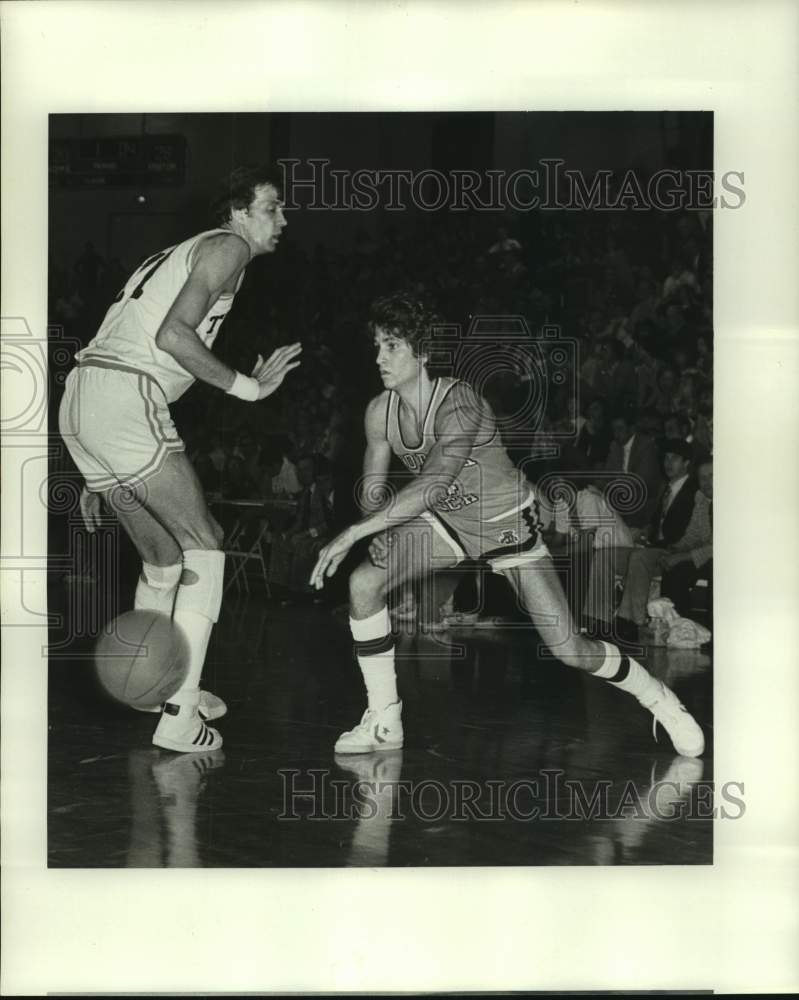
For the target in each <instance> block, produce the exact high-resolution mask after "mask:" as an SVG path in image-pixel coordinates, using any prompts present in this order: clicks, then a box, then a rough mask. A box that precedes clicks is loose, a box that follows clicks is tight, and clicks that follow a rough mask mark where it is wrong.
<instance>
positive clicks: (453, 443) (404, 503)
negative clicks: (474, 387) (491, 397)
mask: <svg viewBox="0 0 799 1000" xmlns="http://www.w3.org/2000/svg"><path fill="white" fill-rule="evenodd" d="M476 399H477V398H476V397H475V395H474V393H472V392H471V390H468V389H467V388H466V387H465V386H461V385H455V386H453V389H452V391H451V392H450V393H449V395H448V396H447V398H446V399H445V400H444V402H443V403H442V405H441V407H440V408H439V411H438V413H437V414H436V424H435V430H436V441H435V444H434V445H433V447H432V448H431V449H430V452H429V454H428V456H427V458H426V459H425V463H424V470H423V472H422V473H421V475H419V476H417V477H416V478H415V479H414V480H413V481H412V482H410V483H408V484H407V485H406V486H404V487H403V488H402V489H401V490H400V491H399V492H398V493H397V495H396V497H394V499H393V500H392V501H391V502H390V503H389V504H387V505H386V506H385V507H384V508H382V509H381V510H379V511H376V512H375V513H373V514H370V515H369V516H367V517H365V518H364V519H363V520H362V521H358V522H357V523H356V524H353V525H351V526H350V527H349V528H346V529H345V530H344V531H342V532H341V534H339V535H338V536H337V537H336V538H334V539H333V540H332V541H331V542H330V543H329V544H328V545H326V546H325V547H324V548H323V549H322V551H321V552H320V553H319V558H318V560H317V562H316V566H315V567H314V570H313V573H312V574H311V584H312V585H313V586H314V587H316V588H317V589H318V588H320V587H322V586H324V582H325V578H326V577H328V576H332V575H333V574H334V573H335V572H336V570H337V569H338V567H339V565H340V564H341V562H342V560H343V559H344V558H345V557H346V555H347V553H348V552H349V550H350V549H351V548H352V546H353V545H354V544H355V543H356V542H357V541H359V540H360V539H361V538H368V537H369V535H374V534H376V533H377V532H380V531H385V530H387V529H389V528H392V527H397V526H398V525H400V524H403V523H404V522H405V521H410V520H412V519H413V518H414V517H418V516H419V515H420V514H421V513H422V512H423V511H425V510H429V509H430V508H431V507H434V506H435V504H436V502H437V501H439V500H440V499H442V497H444V496H445V495H446V493H447V490H448V488H449V487H450V486H451V485H452V483H453V482H454V481H455V479H456V478H457V476H458V474H459V472H460V471H461V469H462V468H463V466H464V465H465V463H466V460H467V459H468V458H469V455H470V454H471V451H472V448H473V447H474V445H475V443H476V442H477V440H478V438H479V437H480V436H481V435H482V434H484V433H485V410H484V409H483V408H482V407H481V406H479V405H475V403H476Z"/></svg>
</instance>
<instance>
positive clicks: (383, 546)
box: [369, 531, 395, 569]
mask: <svg viewBox="0 0 799 1000" xmlns="http://www.w3.org/2000/svg"><path fill="white" fill-rule="evenodd" d="M394 538H395V536H394V535H392V534H390V533H389V532H387V531H384V532H382V533H381V534H379V535H375V536H374V538H373V539H372V541H371V542H370V543H369V559H370V561H371V563H372V565H373V566H377V568H378V569H385V568H386V566H387V564H388V550H389V549H390V548H391V546H392V545H393V544H394Z"/></svg>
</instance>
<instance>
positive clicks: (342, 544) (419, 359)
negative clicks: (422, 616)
mask: <svg viewBox="0 0 799 1000" xmlns="http://www.w3.org/2000/svg"><path fill="white" fill-rule="evenodd" d="M435 322H436V319H435V317H434V316H433V315H432V314H431V313H429V312H428V311H427V310H426V309H425V308H424V306H422V305H421V304H420V303H419V302H417V301H415V300H414V299H413V298H411V297H407V296H403V295H394V296H389V297H387V298H384V299H380V300H378V301H377V302H376V303H375V304H374V305H373V308H372V315H371V321H370V329H371V331H372V333H373V335H374V342H375V347H376V349H377V365H378V368H379V370H380V375H381V378H382V380H383V385H384V386H385V390H384V391H383V392H382V393H381V394H380V395H379V396H377V397H376V398H375V399H373V400H372V401H371V403H370V404H369V406H368V407H367V410H366V420H365V423H366V439H367V448H366V455H365V459H364V478H363V481H362V486H363V489H362V491H361V503H362V506H363V508H364V510H365V516H364V517H363V519H362V520H361V521H359V522H357V523H356V524H354V525H352V526H350V527H349V528H347V529H346V530H345V531H343V532H341V534H339V535H338V536H337V537H336V538H334V539H333V540H332V541H331V542H330V543H329V544H328V545H326V546H325V548H324V549H322V551H321V553H320V554H319V559H318V561H317V563H316V566H315V567H314V570H313V573H312V575H311V582H312V584H313V585H314V586H316V587H317V588H319V587H322V586H323V585H324V581H325V578H326V577H328V576H331V575H332V574H333V573H335V571H336V569H337V568H338V566H339V565H340V563H341V561H342V560H343V559H344V558H345V556H346V555H347V553H348V552H349V551H350V549H351V548H352V546H353V545H354V544H355V543H356V542H357V541H358V540H359V539H361V538H367V537H370V536H374V537H373V541H372V543H371V545H370V549H369V558H368V559H366V560H365V561H364V562H363V563H362V564H361V565H360V566H358V567H357V568H356V569H355V570H354V572H353V573H352V575H351V577H350V586H349V590H350V627H351V629H352V635H353V640H354V644H355V653H356V656H357V659H358V664H359V666H360V668H361V672H362V674H363V679H364V683H365V686H366V692H367V697H368V706H367V709H366V711H365V712H364V715H363V717H362V719H361V721H360V723H359V724H358V725H357V726H355V728H354V729H352V730H350V731H349V732H346V733H343V734H342V735H341V736H340V737H339V739H338V742H337V743H336V745H335V752H336V753H341V754H344V753H371V752H372V751H375V750H389V749H396V748H398V747H401V746H402V744H403V730H402V718H401V711H402V703H401V701H400V699H399V696H398V693H397V686H396V674H395V670H394V641H393V637H392V634H391V627H390V622H389V615H388V608H387V603H386V599H387V595H388V594H389V593H390V592H391V591H392V590H393V589H394V588H395V587H398V586H400V585H402V584H405V583H407V582H408V581H410V580H413V579H415V578H419V577H421V576H425V575H428V574H429V573H431V572H432V571H433V570H439V569H446V568H450V567H452V566H455V565H457V564H458V563H459V562H460V561H461V560H462V559H464V558H466V557H467V556H468V557H470V558H482V559H484V560H486V561H487V562H488V564H489V566H490V567H491V569H492V570H493V571H494V572H496V573H501V574H502V575H503V576H505V577H506V578H507V579H508V581H509V582H510V584H511V586H512V587H513V588H514V590H515V591H516V593H517V595H518V598H519V601H520V602H521V605H522V606H523V607H524V608H525V610H526V611H527V612H528V614H529V616H530V618H531V620H532V622H533V623H534V624H535V626H536V629H537V630H538V632H539V634H540V635H541V638H542V640H543V641H544V642H545V643H546V645H547V646H548V648H549V649H550V651H551V652H552V653H553V654H554V655H555V656H557V657H558V658H559V659H560V660H561V661H562V662H563V663H565V664H567V665H568V666H570V667H574V668H576V669H578V670H583V671H585V672H586V673H590V674H593V675H594V676H595V677H598V678H602V679H604V680H606V681H609V682H610V683H611V684H613V685H614V686H615V687H618V688H620V689H621V690H622V691H626V692H628V693H629V694H631V695H633V696H634V697H635V698H637V699H638V701H639V702H640V703H641V704H642V705H643V706H645V707H646V708H648V709H649V711H650V712H651V713H652V715H653V716H654V719H655V724H656V723H657V722H660V723H661V725H662V726H663V727H664V728H665V729H666V731H667V732H668V734H669V736H670V737H671V740H672V743H673V744H674V747H675V749H676V750H677V752H678V753H680V754H684V755H686V756H689V757H698V756H700V755H701V754H702V753H703V751H704V746H705V743H704V737H703V734H702V730H701V729H700V727H699V726H698V724H697V723H696V721H695V720H694V719H693V717H692V716H691V715H690V714H689V713H688V712H687V711H686V709H685V708H684V707H683V705H682V704H681V703H680V702H679V700H678V699H677V697H676V695H675V694H674V693H673V692H672V691H671V690H670V689H669V688H668V687H666V685H665V684H663V682H662V681H660V680H657V679H656V678H654V677H652V676H651V675H650V674H649V673H648V672H647V671H646V670H645V669H644V667H642V666H641V664H640V663H638V662H637V661H635V660H633V659H631V658H629V657H627V656H624V655H622V653H621V652H620V651H619V650H618V649H617V648H616V647H615V646H613V645H611V644H610V643H607V642H602V641H599V640H593V639H589V638H587V637H586V636H584V635H581V634H580V633H579V632H578V630H577V629H576V628H575V626H574V622H573V620H572V616H571V613H570V611H569V607H568V604H567V602H566V597H565V595H564V593H563V589H562V587H561V585H560V582H559V580H558V577H557V575H556V573H555V570H554V567H553V565H552V561H551V558H550V556H549V552H548V551H547V547H546V545H545V544H544V542H543V540H542V538H541V523H540V519H539V508H538V499H537V497H536V493H535V490H534V489H533V487H531V486H530V484H529V483H528V482H527V480H526V479H525V478H524V476H523V475H522V474H521V473H520V472H519V470H518V469H516V468H515V466H514V465H513V464H512V463H511V461H510V459H509V458H508V456H507V454H506V452H505V449H504V447H503V446H502V443H501V441H500V439H499V435H498V433H497V427H496V421H495V418H494V415H493V413H492V411H491V409H490V407H489V406H488V404H487V403H486V402H485V400H483V399H482V398H481V397H480V396H478V395H477V393H475V392H474V390H472V389H471V388H470V387H469V386H468V385H466V384H465V383H463V382H460V381H458V380H456V379H451V378H446V379H432V378H431V377H430V376H429V375H428V373H427V369H426V365H427V361H428V355H427V354H426V353H425V342H429V340H430V335H431V330H432V327H433V325H434V324H435ZM392 453H393V454H395V455H397V456H398V457H399V458H400V459H401V461H402V462H403V464H404V465H405V467H406V468H407V469H408V470H409V472H411V473H412V474H413V476H412V478H411V481H410V482H409V483H408V484H407V485H405V486H404V487H403V488H402V489H400V490H399V491H398V492H397V493H396V495H394V496H390V495H389V491H388V489H387V478H388V471H389V465H390V462H391V456H392Z"/></svg>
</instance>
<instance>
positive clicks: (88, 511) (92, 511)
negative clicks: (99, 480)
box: [80, 486, 100, 535]
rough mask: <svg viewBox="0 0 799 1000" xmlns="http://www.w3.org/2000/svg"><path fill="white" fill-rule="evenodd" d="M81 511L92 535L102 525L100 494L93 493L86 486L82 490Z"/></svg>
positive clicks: (87, 528)
mask: <svg viewBox="0 0 799 1000" xmlns="http://www.w3.org/2000/svg"><path fill="white" fill-rule="evenodd" d="M80 512H81V514H82V515H83V523H84V524H85V525H86V530H87V531H88V532H89V534H90V535H93V534H94V532H95V531H96V530H97V528H99V527H100V494H99V493H92V492H91V490H89V489H87V488H86V487H85V486H84V487H83V489H82V490H81V491H80Z"/></svg>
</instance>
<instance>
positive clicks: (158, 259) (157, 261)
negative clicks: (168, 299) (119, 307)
mask: <svg viewBox="0 0 799 1000" xmlns="http://www.w3.org/2000/svg"><path fill="white" fill-rule="evenodd" d="M173 249H174V247H173ZM171 253H172V250H161V251H160V252H159V253H154V254H153V255H152V257H148V258H147V260H146V261H145V262H144V263H143V264H142V265H141V267H139V269H138V270H137V271H136V272H135V274H139V272H141V271H146V270H147V268H148V267H149V268H150V270H149V271H147V273H146V274H145V275H144V277H143V278H142V279H141V281H140V282H139V283H138V285H136V287H135V288H134V289H133V291H132V292H131V293H130V297H131V298H132V299H140V298H141V296H142V292H143V290H144V286H145V285H146V284H147V282H148V281H149V280H150V278H152V276H153V275H154V274H155V272H156V271H157V270H158V268H159V267H160V266H161V265H162V264H163V263H164V261H165V260H166V259H167V257H168V256H169V255H170V254H171ZM151 265H152V266H151ZM125 288H127V285H126V286H125ZM124 297H125V289H124V288H123V289H122V291H121V292H120V293H119V294H118V295H117V297H116V298H115V299H114V302H115V303H117V302H121V301H122V299H123V298H124Z"/></svg>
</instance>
